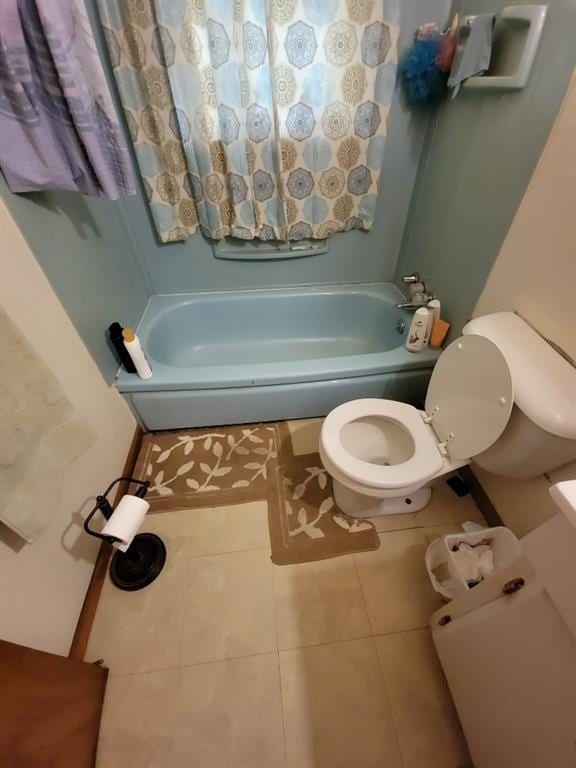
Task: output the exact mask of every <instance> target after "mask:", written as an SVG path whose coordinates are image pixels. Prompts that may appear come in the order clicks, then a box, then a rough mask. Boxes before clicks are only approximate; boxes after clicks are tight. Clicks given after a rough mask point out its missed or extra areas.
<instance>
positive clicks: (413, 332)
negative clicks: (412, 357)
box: [406, 307, 431, 352]
mask: <svg viewBox="0 0 576 768" xmlns="http://www.w3.org/2000/svg"><path fill="white" fill-rule="evenodd" d="M430 330H431V329H430V310H429V309H427V308H426V307H420V309H417V310H416V312H414V318H413V319H412V323H411V325H410V330H409V331H408V338H407V339H406V349H407V350H409V351H410V352H421V351H422V350H423V349H426V347H427V346H428V340H429V338H430Z"/></svg>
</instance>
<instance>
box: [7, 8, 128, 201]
mask: <svg viewBox="0 0 576 768" xmlns="http://www.w3.org/2000/svg"><path fill="white" fill-rule="evenodd" d="M0 136H1V141H0V169H1V170H2V172H3V174H4V176H5V177H6V181H7V183H8V186H9V187H10V189H11V191H12V192H31V191H37V190H45V189H57V190H74V191H79V192H83V193H84V194H88V195H99V194H102V195H106V196H107V197H109V198H111V199H113V200H115V199H116V198H118V197H119V196H120V194H121V193H129V194H133V193H134V192H135V189H134V184H133V179H132V171H131V168H130V161H129V158H128V150H127V148H126V145H125V142H124V138H123V135H122V129H121V127H120V125H119V124H118V120H117V117H116V114H115V112H114V107H113V105H112V99H111V96H110V92H109V90H108V84H107V82H106V79H105V76H104V71H103V68H102V63H101V61H100V59H99V57H98V54H97V51H96V44H95V42H94V38H93V35H92V29H91V27H90V22H89V21H88V17H87V15H86V9H85V8H84V4H83V0H65V1H64V0H62V2H60V1H54V0H53V1H52V2H50V1H49V0H0Z"/></svg>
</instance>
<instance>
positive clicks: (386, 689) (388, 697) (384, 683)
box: [372, 637, 408, 768]
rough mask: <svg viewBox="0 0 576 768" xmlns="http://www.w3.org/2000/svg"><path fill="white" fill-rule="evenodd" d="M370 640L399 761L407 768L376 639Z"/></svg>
mask: <svg viewBox="0 0 576 768" xmlns="http://www.w3.org/2000/svg"><path fill="white" fill-rule="evenodd" d="M372 640H373V642H374V650H375V652H376V661H377V662H378V669H379V670H380V677H381V679H382V685H383V686H384V693H385V694H386V701H387V702H388V707H389V708H390V717H391V718H392V727H393V728H394V735H395V736H396V744H397V745H398V754H399V755H400V760H401V761H402V765H403V766H404V768H408V764H407V760H406V756H405V754H404V750H403V749H402V742H401V741H400V736H399V733H398V723H397V721H396V716H395V714H394V707H393V706H392V700H391V698H390V693H389V692H388V686H387V684H386V675H385V674H384V668H383V667H382V662H381V660H380V654H379V653H378V646H377V645H376V637H373V638H372Z"/></svg>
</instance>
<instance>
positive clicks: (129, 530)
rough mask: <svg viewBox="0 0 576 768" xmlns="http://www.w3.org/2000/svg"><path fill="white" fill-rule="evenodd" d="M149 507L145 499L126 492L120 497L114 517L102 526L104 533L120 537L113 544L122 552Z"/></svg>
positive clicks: (128, 544)
mask: <svg viewBox="0 0 576 768" xmlns="http://www.w3.org/2000/svg"><path fill="white" fill-rule="evenodd" d="M149 509H150V504H148V502H147V501H145V500H144V499H141V498H139V497H138V496H130V495H129V494H126V496H123V497H122V498H121V499H120V503H119V504H118V506H117V507H116V509H115V510H114V512H113V514H112V517H111V518H110V520H108V522H107V523H106V525H105V526H104V528H102V534H103V535H104V536H114V538H116V539H119V541H116V542H114V545H113V546H115V547H116V549H119V550H120V551H121V552H126V550H127V549H128V547H129V546H130V544H131V543H132V539H133V538H134V536H136V534H137V533H138V529H139V528H140V526H141V525H142V521H143V520H144V518H145V517H146V512H148V510H149Z"/></svg>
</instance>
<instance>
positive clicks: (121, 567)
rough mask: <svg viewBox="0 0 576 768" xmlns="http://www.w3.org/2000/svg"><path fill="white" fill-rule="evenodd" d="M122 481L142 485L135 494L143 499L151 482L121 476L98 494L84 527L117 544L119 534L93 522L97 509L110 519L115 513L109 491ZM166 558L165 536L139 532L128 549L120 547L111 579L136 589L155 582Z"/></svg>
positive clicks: (130, 590)
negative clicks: (106, 531) (108, 532)
mask: <svg viewBox="0 0 576 768" xmlns="http://www.w3.org/2000/svg"><path fill="white" fill-rule="evenodd" d="M122 482H125V483H134V484H135V485H138V486H140V487H139V488H138V490H137V491H136V493H135V494H134V495H135V496H138V497H139V498H141V499H143V498H144V496H146V492H147V491H148V487H149V485H150V483H149V482H148V481H147V480H136V479H135V478H133V477H117V478H116V480H114V481H113V482H112V483H110V485H109V486H108V488H106V490H105V491H104V493H103V494H102V495H101V496H97V497H96V506H95V507H94V509H93V510H92V511H91V512H90V514H89V515H88V517H87V518H86V520H85V521H84V530H85V531H86V533H87V534H88V535H89V536H94V537H95V538H97V539H102V541H106V542H108V543H109V544H114V543H115V542H117V541H119V539H117V538H116V537H115V536H107V535H106V534H102V533H99V532H98V531H94V530H92V528H90V525H89V523H90V521H91V520H92V518H93V517H94V515H95V514H96V512H101V513H102V515H104V517H105V518H106V520H109V519H110V518H111V517H112V514H113V512H114V510H113V508H112V505H111V504H110V502H109V501H108V494H109V493H110V491H111V490H112V488H114V486H115V485H117V484H118V483H122ZM165 562H166V546H165V544H164V542H163V541H162V539H161V538H160V537H159V536H156V534H155V533H137V534H136V536H134V538H133V539H132V543H131V544H130V546H129V547H128V549H127V550H126V552H121V551H120V550H116V552H115V554H114V556H113V557H112V562H111V563H110V579H111V580H112V583H113V584H114V585H115V586H116V587H118V589H123V590H126V591H127V592H135V591H136V590H138V589H144V587H147V586H148V585H149V584H151V583H152V582H153V581H154V579H155V578H156V577H157V576H158V575H159V574H160V572H161V571H162V568H163V567H164V563H165Z"/></svg>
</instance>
